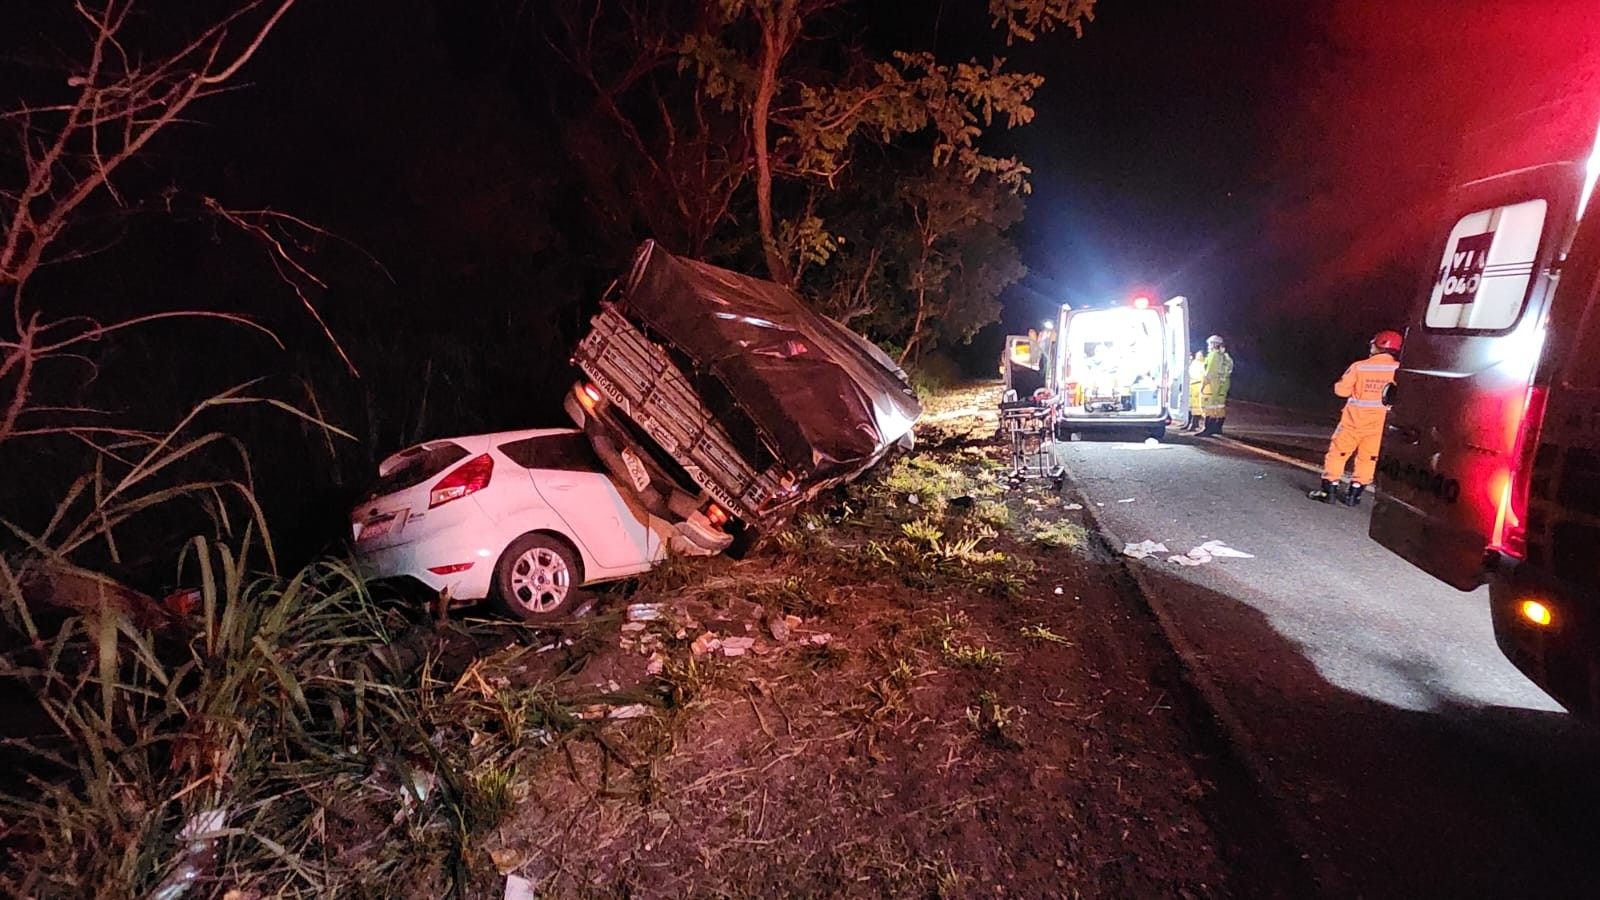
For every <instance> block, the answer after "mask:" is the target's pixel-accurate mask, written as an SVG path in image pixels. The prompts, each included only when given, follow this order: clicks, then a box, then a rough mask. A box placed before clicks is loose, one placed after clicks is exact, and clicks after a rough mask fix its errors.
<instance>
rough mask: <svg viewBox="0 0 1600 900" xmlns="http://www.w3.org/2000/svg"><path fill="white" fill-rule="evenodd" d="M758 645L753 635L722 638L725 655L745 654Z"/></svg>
mask: <svg viewBox="0 0 1600 900" xmlns="http://www.w3.org/2000/svg"><path fill="white" fill-rule="evenodd" d="M755 645H756V639H755V638H753V637H731V638H723V639H722V655H723V656H743V655H745V654H746V653H748V652H749V651H750V648H751V647H754V646H755Z"/></svg>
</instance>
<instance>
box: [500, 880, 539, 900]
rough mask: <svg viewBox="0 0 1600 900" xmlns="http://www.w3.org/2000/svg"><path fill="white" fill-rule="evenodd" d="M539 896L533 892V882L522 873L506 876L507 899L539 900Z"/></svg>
mask: <svg viewBox="0 0 1600 900" xmlns="http://www.w3.org/2000/svg"><path fill="white" fill-rule="evenodd" d="M538 896H539V895H538V894H535V893H534V892H533V882H531V881H529V880H528V879H526V878H523V877H522V876H521V875H507V876H506V893H505V900H538Z"/></svg>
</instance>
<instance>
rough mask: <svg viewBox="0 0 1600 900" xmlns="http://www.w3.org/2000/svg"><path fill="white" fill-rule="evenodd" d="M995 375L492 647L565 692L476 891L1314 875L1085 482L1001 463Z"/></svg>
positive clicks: (1185, 881)
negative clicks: (1195, 684) (589, 602)
mask: <svg viewBox="0 0 1600 900" xmlns="http://www.w3.org/2000/svg"><path fill="white" fill-rule="evenodd" d="M995 392H996V390H995V388H993V387H990V386H981V387H975V388H971V389H968V390H965V391H961V392H955V393H952V394H950V395H948V396H945V397H941V398H937V399H936V400H935V401H934V402H933V403H932V404H930V409H929V411H928V416H927V418H926V419H925V424H924V426H922V427H920V428H919V435H920V437H921V439H922V441H923V446H922V448H921V449H919V450H918V451H917V453H916V454H915V455H914V456H913V457H912V458H911V459H910V460H907V461H902V462H900V463H898V464H897V465H896V466H894V467H893V468H892V469H890V470H889V472H888V473H887V475H884V476H880V477H879V478H878V479H877V480H875V481H874V482H872V483H871V484H868V485H859V486H854V487H853V488H852V489H851V491H850V492H849V494H848V495H847V496H844V497H841V498H837V500H836V502H835V503H834V504H833V505H832V506H831V507H830V508H828V509H826V510H825V511H823V512H822V513H820V514H818V515H813V516H808V517H805V518H804V519H802V520H801V521H800V522H798V523H796V525H795V526H794V528H793V530H792V531H790V532H789V533H787V534H785V535H779V536H776V537H774V538H772V539H769V540H768V541H766V542H765V544H764V545H763V546H762V547H761V548H759V549H758V551H757V552H756V553H755V554H754V555H753V556H751V557H749V558H747V559H745V560H742V561H739V562H733V561H730V560H710V561H693V562H685V561H673V562H672V563H670V564H669V565H668V566H666V567H665V568H664V569H663V570H661V571H658V572H657V573H655V574H654V575H653V576H651V577H650V578H648V579H646V580H645V581H644V582H643V583H641V584H640V585H638V586H636V587H634V588H631V589H628V590H626V591H623V592H617V593H612V594H609V595H604V596H602V597H601V598H600V606H599V614H598V615H596V616H594V617H592V618H591V620H590V621H589V622H588V623H587V624H586V625H584V626H583V627H582V628H581V629H580V630H578V631H576V632H569V634H570V635H572V639H573V641H574V643H573V644H572V645H570V646H568V645H565V644H560V643H557V644H556V646H555V649H556V650H558V651H559V652H547V653H544V654H539V655H536V656H530V654H528V653H527V652H523V653H521V654H520V655H519V656H518V659H519V660H520V662H519V663H518V664H517V666H516V667H514V671H510V670H508V672H506V673H499V674H497V673H496V671H495V669H494V666H495V664H496V663H495V660H494V659H493V658H491V659H487V660H484V661H483V662H481V663H480V671H479V672H478V673H477V674H475V675H473V676H472V678H477V679H478V681H477V682H476V683H478V684H480V685H481V687H482V690H484V691H485V692H492V691H493V690H494V688H493V685H494V684H504V683H508V682H509V683H514V684H528V683H532V682H533V681H541V682H542V683H552V684H556V685H558V686H559V691H560V695H561V696H562V698H563V702H565V703H568V704H570V707H569V708H570V709H572V710H574V711H575V712H574V717H573V718H571V719H568V720H566V721H565V723H564V724H563V723H562V722H558V721H554V720H553V721H552V724H550V725H549V732H548V739H547V741H546V744H547V745H548V746H547V752H543V753H539V754H533V755H530V756H529V757H527V758H526V759H525V761H524V762H523V763H522V764H521V765H520V766H519V768H518V769H517V772H516V777H515V783H514V785H513V788H512V793H513V799H514V801H515V803H514V806H513V807H512V808H511V809H510V810H509V811H508V813H507V814H506V815H505V816H504V817H503V819H502V820H501V822H500V824H499V826H498V827H497V828H495V829H494V830H493V831H492V832H491V833H489V834H487V835H485V836H484V839H483V840H482V841H480V842H478V845H477V847H476V851H477V852H478V853H479V854H480V855H479V856H478V857H477V864H476V865H474V866H472V869H473V870H474V871H475V872H476V873H478V874H477V875H476V876H475V880H474V882H473V884H474V885H475V892H477V891H481V892H482V893H483V894H485V895H490V896H498V895H499V893H500V892H501V891H502V890H503V886H504V884H503V882H502V881H501V880H500V876H503V875H506V874H510V875H514V876H515V877H516V878H520V879H526V881H527V882H528V884H529V885H530V886H531V887H532V889H533V890H534V892H535V893H536V895H540V896H563V897H565V896H674V897H675V896H713V897H718V896H727V897H743V896H762V897H769V896H829V895H833V896H837V895H844V896H938V897H977V896H1020V897H1129V896H1139V897H1155V896H1161V897H1213V896H1273V895H1276V896H1290V895H1295V894H1299V893H1302V888H1303V884H1302V883H1301V882H1300V879H1299V876H1298V875H1297V874H1296V871H1295V860H1294V857H1293V854H1292V853H1290V852H1289V850H1288V849H1287V848H1286V847H1285V846H1283V845H1282V844H1280V843H1279V842H1278V838H1277V837H1276V832H1275V829H1274V828H1273V825H1272V822H1271V819H1270V817H1269V816H1268V815H1267V814H1266V813H1265V812H1264V811H1263V810H1264V807H1263V806H1262V805H1261V803H1260V801H1259V800H1258V798H1257V797H1256V795H1255V793H1254V790H1253V788H1252V786H1251V785H1250V783H1249V782H1248V780H1247V779H1246V778H1244V776H1243V775H1242V774H1240V771H1241V770H1240V769H1238V767H1236V766H1235V765H1234V764H1233V762H1232V761H1231V759H1230V757H1229V755H1228V753H1227V749H1226V746H1225V745H1224V744H1223V742H1222V741H1221V740H1220V738H1219V737H1218V736H1217V732H1216V730H1215V728H1214V727H1213V725H1212V723H1211V722H1210V720H1209V718H1208V717H1207V716H1206V714H1205V713H1204V711H1203V709H1201V707H1200V706H1199V704H1198V703H1197V702H1196V701H1195V700H1194V698H1193V696H1192V694H1191V692H1190V691H1189V690H1188V688H1187V687H1186V685H1185V683H1184V681H1183V679H1182V677H1181V669H1180V667H1179V664H1178V663H1177V661H1176V659H1175V658H1174V656H1173V654H1172V652H1171V650H1170V648H1168V647H1167V646H1166V644H1165V643H1164V642H1163V641H1162V639H1161V637H1160V632H1159V630H1158V629H1157V627H1156V626H1155V624H1154V622H1153V620H1152V618H1151V617H1150V616H1149V614H1148V612H1147V610H1146V609H1145V608H1144V607H1143V606H1142V603H1141V601H1140V600H1139V598H1138V595H1137V591H1136V589H1135V588H1134V587H1133V585H1132V582H1131V581H1130V580H1129V579H1128V577H1127V575H1126V572H1125V570H1124V568H1123V566H1122V564H1121V562H1120V561H1119V559H1118V558H1117V557H1115V556H1114V555H1112V554H1110V553H1109V552H1108V551H1107V549H1106V548H1105V547H1103V546H1102V545H1101V544H1100V543H1099V542H1098V540H1097V537H1096V536H1095V535H1094V534H1093V533H1092V532H1091V531H1088V530H1087V529H1085V528H1084V527H1082V525H1083V523H1084V520H1083V519H1082V518H1081V517H1082V516H1083V512H1081V511H1079V510H1074V509H1072V508H1071V507H1072V506H1073V505H1074V504H1073V495H1072V489H1071V485H1070V484H1068V485H1066V486H1065V488H1064V490H1059V491H1058V490H1057V489H1056V488H1055V486H1054V485H1053V484H1052V483H1051V482H1050V480H1049V479H1048V478H1031V479H1026V480H1022V481H1020V482H1019V481H1015V480H1008V479H1007V477H1006V476H1007V474H1008V472H1009V454H1008V452H1007V450H1006V448H1005V447H1004V446H1003V445H1002V444H1001V442H1000V441H999V440H998V439H997V438H996V436H995V428H996V422H995V418H994V413H993V409H994V400H995V398H994V396H993V395H994V393H995ZM630 604H643V606H640V607H636V608H635V609H634V611H633V613H632V614H630V613H629V612H628V611H627V609H626V608H627V607H628V606H629V605H630ZM785 615H789V616H791V618H788V619H785V618H784V616H785ZM640 617H643V618H644V621H636V622H632V623H630V624H623V623H624V621H625V620H628V619H631V618H640ZM619 629H622V630H619ZM730 638H753V639H754V640H753V642H748V643H751V646H750V648H749V650H748V651H747V652H745V653H744V654H742V655H738V656H728V655H726V654H727V652H729V651H728V649H719V648H718V647H717V646H716V644H715V643H713V639H718V640H721V642H722V644H723V646H724V648H730V647H731V648H732V652H735V653H737V652H738V648H737V644H739V643H740V642H739V641H733V642H732V643H731V644H730V643H729V640H728V639H730ZM698 651H705V652H698ZM530 659H532V660H533V661H532V662H530V661H529V660H530ZM652 660H654V661H655V664H656V665H658V666H660V667H661V671H660V672H659V673H655V674H652V673H651V672H650V671H649V669H650V668H651V666H652ZM472 678H467V679H465V680H464V683H466V682H471V681H472ZM552 678H554V681H550V682H545V681H544V680H546V679H552ZM584 696H588V697H590V698H591V699H593V698H601V699H603V702H597V703H594V704H593V705H588V706H586V705H584V702H583V701H582V700H581V699H578V698H582V697H584ZM634 698H640V699H643V700H645V701H647V702H645V703H643V704H642V705H633V704H630V703H629V702H628V701H629V700H630V699H634ZM585 716H588V717H608V716H609V718H583V717H585ZM496 873H498V874H496Z"/></svg>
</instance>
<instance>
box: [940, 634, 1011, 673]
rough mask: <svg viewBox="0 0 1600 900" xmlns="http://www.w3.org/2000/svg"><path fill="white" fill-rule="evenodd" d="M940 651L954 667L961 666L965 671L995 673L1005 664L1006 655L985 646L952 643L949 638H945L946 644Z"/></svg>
mask: <svg viewBox="0 0 1600 900" xmlns="http://www.w3.org/2000/svg"><path fill="white" fill-rule="evenodd" d="M940 651H941V652H942V653H943V654H944V658H945V659H946V660H947V661H949V662H950V663H951V664H952V665H956V666H959V667H961V668H963V669H979V670H982V671H986V672H995V671H998V670H999V669H1000V666H1001V664H1002V663H1004V662H1005V657H1004V655H1003V654H1001V653H999V652H998V651H995V650H990V649H989V648H988V647H983V646H972V645H967V644H956V643H952V642H951V640H950V639H949V638H945V640H944V644H943V645H942V646H941V647H940Z"/></svg>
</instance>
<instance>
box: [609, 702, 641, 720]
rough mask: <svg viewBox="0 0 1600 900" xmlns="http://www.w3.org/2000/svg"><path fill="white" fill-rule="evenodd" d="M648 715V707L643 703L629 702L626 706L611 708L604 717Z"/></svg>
mask: <svg viewBox="0 0 1600 900" xmlns="http://www.w3.org/2000/svg"><path fill="white" fill-rule="evenodd" d="M648 715H650V707H648V706H646V705H644V704H643V703H629V704H628V705H627V706H619V707H617V708H616V709H613V710H612V711H611V712H610V714H608V715H607V716H606V718H608V719H637V718H639V717H640V716H648Z"/></svg>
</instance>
